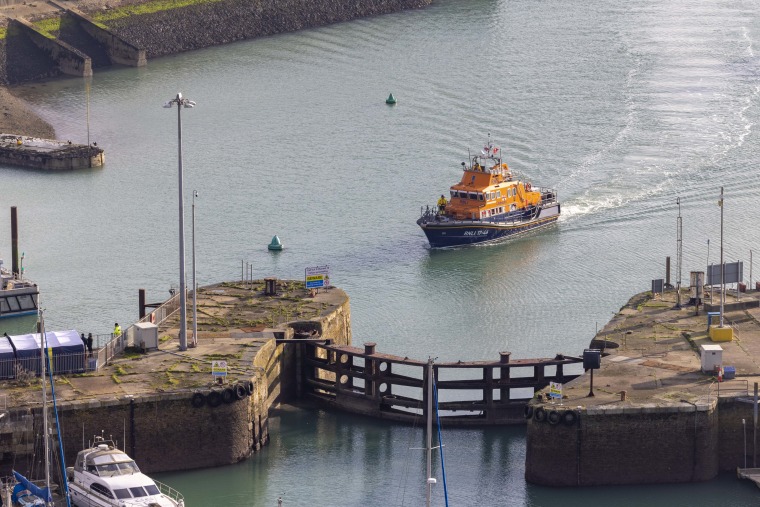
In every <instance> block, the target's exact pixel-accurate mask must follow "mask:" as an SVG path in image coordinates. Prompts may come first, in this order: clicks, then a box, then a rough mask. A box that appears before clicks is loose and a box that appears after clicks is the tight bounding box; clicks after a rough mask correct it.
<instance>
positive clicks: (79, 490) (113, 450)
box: [66, 436, 185, 507]
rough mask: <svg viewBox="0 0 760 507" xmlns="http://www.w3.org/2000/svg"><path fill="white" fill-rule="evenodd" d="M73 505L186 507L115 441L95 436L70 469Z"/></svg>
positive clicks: (97, 506) (180, 496) (181, 499)
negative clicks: (144, 470)
mask: <svg viewBox="0 0 760 507" xmlns="http://www.w3.org/2000/svg"><path fill="white" fill-rule="evenodd" d="M66 472H67V475H68V486H69V491H70V494H71V502H72V503H73V504H74V505H76V506H77V507H184V505H185V500H184V498H183V497H182V495H181V494H180V493H179V492H178V491H176V490H174V489H172V488H170V487H169V486H166V485H165V484H161V483H160V482H158V481H154V480H153V479H151V478H150V477H148V476H147V475H145V474H143V473H142V472H140V469H139V468H138V467H137V464H136V463H135V462H134V460H133V459H132V458H130V457H129V456H127V454H126V453H124V452H123V451H121V450H119V449H118V448H117V447H116V445H114V443H113V441H112V440H106V439H104V438H103V437H98V436H96V437H95V441H94V442H93V443H92V444H91V446H90V447H89V448H87V449H84V450H82V451H79V453H78V454H77V460H76V463H75V464H74V466H73V467H69V468H67V469H66Z"/></svg>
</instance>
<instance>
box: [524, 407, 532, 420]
mask: <svg viewBox="0 0 760 507" xmlns="http://www.w3.org/2000/svg"><path fill="white" fill-rule="evenodd" d="M523 415H524V416H525V419H528V420H530V418H531V417H533V405H525V410H524V411H523Z"/></svg>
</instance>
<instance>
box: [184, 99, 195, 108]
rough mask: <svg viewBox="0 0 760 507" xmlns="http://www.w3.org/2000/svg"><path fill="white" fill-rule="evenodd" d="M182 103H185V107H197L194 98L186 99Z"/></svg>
mask: <svg viewBox="0 0 760 507" xmlns="http://www.w3.org/2000/svg"><path fill="white" fill-rule="evenodd" d="M182 105H183V106H184V107H187V108H190V107H195V102H193V101H192V100H185V101H184V102H183V103H182Z"/></svg>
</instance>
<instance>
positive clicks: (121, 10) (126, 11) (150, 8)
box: [91, 0, 221, 24]
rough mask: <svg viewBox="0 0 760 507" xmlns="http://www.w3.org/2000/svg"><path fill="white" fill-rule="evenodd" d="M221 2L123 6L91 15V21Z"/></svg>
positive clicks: (176, 0)
mask: <svg viewBox="0 0 760 507" xmlns="http://www.w3.org/2000/svg"><path fill="white" fill-rule="evenodd" d="M220 1H221V0H156V1H154V2H146V3H143V4H133V5H124V6H121V7H117V8H115V9H111V10H108V11H104V12H97V13H94V14H92V15H91V16H92V19H93V20H94V21H96V22H99V23H106V24H107V23H108V22H109V21H115V20H117V19H122V18H128V17H131V16H144V15H146V14H154V13H156V12H164V11H172V10H174V9H182V8H184V7H190V6H192V5H203V4H214V3H218V2H220Z"/></svg>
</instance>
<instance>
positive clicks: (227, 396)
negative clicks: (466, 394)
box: [222, 387, 235, 403]
mask: <svg viewBox="0 0 760 507" xmlns="http://www.w3.org/2000/svg"><path fill="white" fill-rule="evenodd" d="M222 401H223V402H225V403H232V402H233V401H235V391H233V390H232V388H231V387H225V388H224V391H222Z"/></svg>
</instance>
